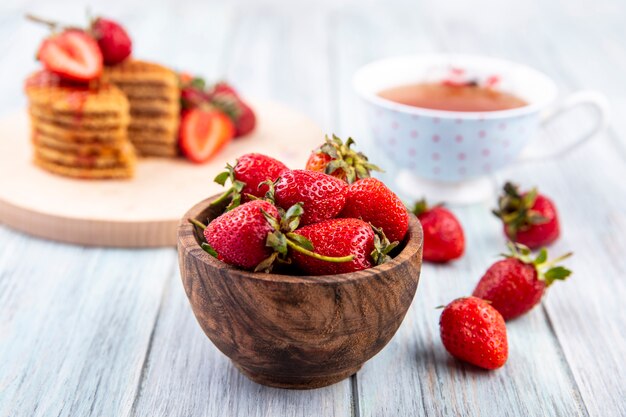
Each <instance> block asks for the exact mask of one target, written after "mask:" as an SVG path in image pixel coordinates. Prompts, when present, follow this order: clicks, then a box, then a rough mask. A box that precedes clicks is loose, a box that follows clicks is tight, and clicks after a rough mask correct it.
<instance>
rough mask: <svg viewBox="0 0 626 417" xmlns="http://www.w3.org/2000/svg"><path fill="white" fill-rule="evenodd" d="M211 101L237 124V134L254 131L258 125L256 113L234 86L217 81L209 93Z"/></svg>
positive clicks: (241, 134) (237, 135) (238, 135)
mask: <svg viewBox="0 0 626 417" xmlns="http://www.w3.org/2000/svg"><path fill="white" fill-rule="evenodd" d="M207 96H208V99H209V102H210V103H211V104H212V105H213V106H215V107H217V108H219V109H220V110H222V111H223V112H224V113H226V114H227V115H228V117H230V118H231V120H232V121H233V123H234V124H235V136H236V137H240V136H244V135H247V134H248V133H250V132H252V131H253V130H254V128H255V126H256V115H255V114H254V112H253V111H252V108H250V106H249V105H248V104H247V103H246V102H244V101H243V100H242V99H241V97H240V96H239V94H237V92H236V91H235V89H234V88H233V87H231V86H230V85H229V84H227V83H225V82H220V83H217V84H215V85H214V86H213V89H212V90H211V91H210V92H208V93H207Z"/></svg>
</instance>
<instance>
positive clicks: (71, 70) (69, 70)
mask: <svg viewBox="0 0 626 417" xmlns="http://www.w3.org/2000/svg"><path fill="white" fill-rule="evenodd" d="M37 59H39V60H40V61H41V63H42V64H43V66H44V67H45V68H46V70H48V71H50V72H53V73H55V74H57V75H59V76H61V77H63V78H65V79H70V80H74V81H83V82H88V81H91V80H94V79H96V78H98V77H100V74H101V73H102V52H100V48H99V47H98V43H97V42H96V41H95V40H94V39H93V38H92V37H91V36H89V35H88V34H87V33H85V32H84V31H82V30H78V29H68V30H64V31H63V32H61V33H59V34H55V35H52V36H49V37H48V38H46V39H44V41H43V42H42V43H41V46H40V47H39V51H38V52H37Z"/></svg>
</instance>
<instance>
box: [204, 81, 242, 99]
mask: <svg viewBox="0 0 626 417" xmlns="http://www.w3.org/2000/svg"><path fill="white" fill-rule="evenodd" d="M211 94H232V95H234V96H235V97H239V93H237V90H235V88H234V87H233V86H232V85H230V84H228V83H227V82H226V81H220V82H217V83H215V85H214V86H213V89H212V90H211Z"/></svg>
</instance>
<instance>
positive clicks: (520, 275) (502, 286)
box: [472, 243, 572, 320]
mask: <svg viewBox="0 0 626 417" xmlns="http://www.w3.org/2000/svg"><path fill="white" fill-rule="evenodd" d="M509 249H510V250H511V253H510V254H507V255H504V256H505V257H506V258H505V259H503V260H500V261H498V262H496V263H494V264H493V265H491V266H490V267H489V269H488V270H487V272H485V274H484V275H483V277H482V278H481V279H480V281H479V282H478V285H477V286H476V289H474V292H473V294H472V295H474V296H475V297H479V298H482V299H484V300H487V301H489V302H491V305H492V306H493V307H494V308H495V309H496V310H498V311H499V312H500V314H502V317H504V319H505V320H510V319H514V318H516V317H519V316H521V315H522V314H525V313H527V312H528V311H529V310H530V309H532V308H533V307H534V306H535V305H537V304H538V303H539V301H541V298H542V297H543V294H544V293H545V291H546V288H548V287H549V286H550V285H552V283H553V282H554V281H556V280H564V279H566V278H567V277H569V276H570V275H571V273H572V272H571V271H570V270H569V269H567V268H564V267H562V266H555V264H556V263H558V262H560V261H562V260H563V259H565V258H567V257H569V256H571V253H567V254H565V255H563V256H560V257H559V258H557V259H554V260H552V261H548V252H547V251H546V250H545V249H542V250H541V251H540V252H539V255H537V257H536V258H534V259H533V258H532V257H531V253H530V249H528V248H527V247H526V246H523V245H520V244H517V245H515V244H513V243H509Z"/></svg>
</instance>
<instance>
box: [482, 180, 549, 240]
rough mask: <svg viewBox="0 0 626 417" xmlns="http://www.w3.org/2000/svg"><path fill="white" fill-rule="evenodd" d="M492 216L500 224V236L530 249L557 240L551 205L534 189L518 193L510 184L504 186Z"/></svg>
mask: <svg viewBox="0 0 626 417" xmlns="http://www.w3.org/2000/svg"><path fill="white" fill-rule="evenodd" d="M503 191H504V192H503V194H502V195H501V196H500V198H499V199H498V209H497V210H494V211H493V213H494V214H495V215H496V216H497V217H499V218H500V219H501V220H502V223H503V226H504V234H505V235H506V236H507V237H508V238H509V239H510V240H512V241H513V242H518V243H521V244H523V245H526V246H528V247H529V248H531V249H537V248H539V247H541V246H545V245H549V244H550V243H552V242H554V241H555V240H556V239H557V238H558V237H559V233H560V231H559V228H560V227H559V218H558V215H557V211H556V206H555V205H554V203H553V202H552V201H551V200H550V199H549V198H548V197H546V196H544V195H541V194H539V192H538V191H537V189H536V188H533V189H531V190H530V191H527V192H524V193H521V192H520V191H519V189H518V187H517V186H516V185H514V184H512V183H510V182H507V183H506V184H504V188H503Z"/></svg>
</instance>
